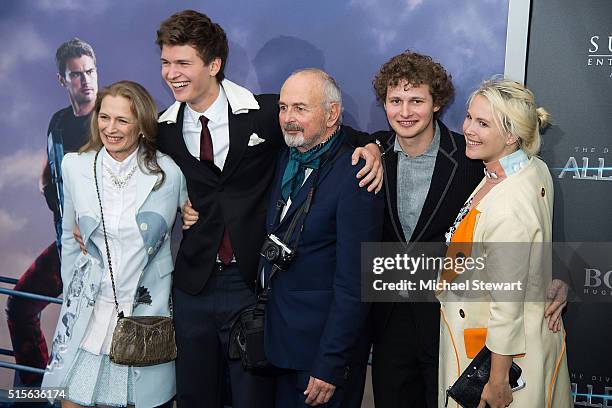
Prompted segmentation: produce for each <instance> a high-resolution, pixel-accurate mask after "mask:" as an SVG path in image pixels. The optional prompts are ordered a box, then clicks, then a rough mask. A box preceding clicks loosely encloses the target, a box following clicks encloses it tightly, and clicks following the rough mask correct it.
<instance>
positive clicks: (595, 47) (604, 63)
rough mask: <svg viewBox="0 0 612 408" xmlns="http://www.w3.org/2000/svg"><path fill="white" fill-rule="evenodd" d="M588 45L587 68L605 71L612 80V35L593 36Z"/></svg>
mask: <svg viewBox="0 0 612 408" xmlns="http://www.w3.org/2000/svg"><path fill="white" fill-rule="evenodd" d="M588 45H589V48H588V51H589V53H588V56H587V61H586V65H587V67H593V68H595V69H605V70H607V72H608V73H609V77H610V78H612V35H592V36H591V37H590V39H589V43H588Z"/></svg>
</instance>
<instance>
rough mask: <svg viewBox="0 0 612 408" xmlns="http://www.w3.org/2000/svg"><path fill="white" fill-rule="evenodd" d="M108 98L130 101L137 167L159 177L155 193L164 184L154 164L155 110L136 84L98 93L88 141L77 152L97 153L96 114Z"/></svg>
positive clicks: (121, 83)
mask: <svg viewBox="0 0 612 408" xmlns="http://www.w3.org/2000/svg"><path fill="white" fill-rule="evenodd" d="M107 96H122V97H124V98H126V99H128V100H129V101H130V108H131V110H132V114H133V115H134V116H135V117H136V121H137V123H138V129H139V131H140V137H139V138H138V146H139V148H140V153H139V155H138V164H139V166H140V168H141V169H143V167H144V169H143V171H145V172H147V173H149V174H157V175H158V176H159V180H158V181H157V183H155V186H154V189H158V188H159V187H160V186H161V185H162V184H163V183H164V180H165V178H166V175H165V173H164V171H163V170H162V169H161V167H159V164H158V163H157V107H156V106H155V102H153V98H151V95H149V93H148V92H147V90H146V89H145V88H144V87H143V86H142V85H140V84H138V83H136V82H132V81H119V82H115V83H114V84H112V85H109V86H107V87H104V89H102V90H101V91H100V92H98V95H97V97H96V103H95V105H94V109H93V113H92V115H91V126H90V133H89V141H88V142H87V143H86V144H85V146H83V147H81V149H79V152H87V151H92V150H94V151H98V150H100V149H101V148H102V146H103V143H102V140H101V139H100V129H99V128H98V114H99V113H100V108H101V107H102V100H103V99H104V98H105V97H107Z"/></svg>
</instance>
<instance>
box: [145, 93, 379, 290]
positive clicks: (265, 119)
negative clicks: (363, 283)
mask: <svg viewBox="0 0 612 408" xmlns="http://www.w3.org/2000/svg"><path fill="white" fill-rule="evenodd" d="M254 96H255V99H256V100H257V102H258V103H259V106H260V109H258V110H249V111H248V113H241V114H237V115H235V114H233V113H232V110H231V109H228V115H229V139H230V147H229V152H228V154H227V159H226V161H225V165H224V167H223V171H221V170H220V169H219V168H218V167H217V166H215V165H214V164H212V163H206V162H204V163H202V162H200V161H199V160H198V159H196V158H195V157H193V156H192V155H191V154H190V153H189V151H188V150H187V146H186V145H185V140H184V138H183V131H182V129H183V115H184V112H185V104H184V103H183V104H181V107H180V110H179V114H178V117H177V120H176V123H164V122H162V123H160V124H159V134H158V136H157V137H158V149H159V150H160V151H162V152H163V153H166V154H168V155H169V156H170V157H172V159H174V161H175V162H176V164H178V165H179V167H180V168H181V170H182V171H183V174H184V175H185V178H186V180H187V191H188V193H189V199H190V200H191V204H192V205H193V207H194V208H195V209H196V210H197V211H198V212H199V213H200V215H199V219H198V222H196V223H195V224H194V225H193V226H191V228H190V229H188V230H185V231H183V240H182V241H181V245H180V248H179V251H178V254H177V257H176V262H175V267H174V285H175V286H176V287H177V288H179V289H181V290H183V291H184V292H187V293H190V294H197V293H199V292H200V291H201V290H202V288H204V285H205V284H206V281H207V280H208V278H209V277H210V275H211V273H212V271H213V268H214V263H215V260H216V258H217V252H218V250H219V246H220V245H221V240H222V238H223V232H224V231H225V227H226V226H227V228H228V230H229V236H230V241H231V243H232V249H233V251H234V256H235V257H236V261H237V262H238V269H239V271H240V273H241V275H242V277H243V279H244V281H245V282H246V283H247V284H248V285H249V286H251V287H252V288H255V285H256V276H257V265H258V264H259V258H260V255H259V251H260V249H261V245H262V244H263V239H264V237H265V231H266V228H265V218H266V210H267V208H268V200H269V195H270V187H271V185H272V181H273V177H274V170H275V168H276V162H277V158H278V155H279V153H280V151H281V150H282V148H283V147H285V146H286V144H285V141H284V139H283V135H282V132H281V129H280V126H279V123H278V95H274V94H263V95H254ZM345 131H346V136H347V139H348V141H349V143H350V144H351V145H353V146H356V145H359V146H364V145H366V144H367V143H369V142H371V141H372V140H374V139H373V138H372V137H370V135H368V134H367V133H362V132H357V131H355V130H353V129H351V128H349V127H345ZM253 133H256V134H257V135H258V136H259V137H260V138H262V139H265V142H263V143H260V144H257V145H255V146H248V142H249V138H250V136H251V135H252V134H253Z"/></svg>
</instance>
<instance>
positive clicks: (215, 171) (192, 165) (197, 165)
mask: <svg viewBox="0 0 612 408" xmlns="http://www.w3.org/2000/svg"><path fill="white" fill-rule="evenodd" d="M186 106H187V104H186V103H184V102H183V103H181V107H180V108H179V112H178V115H177V117H176V123H172V124H170V125H169V128H170V131H169V133H170V137H169V138H168V141H167V142H166V143H167V144H168V146H167V150H168V151H171V152H174V155H172V154H171V156H172V157H173V158H174V159H175V161H177V160H176V157H178V158H180V159H179V161H182V162H183V163H185V164H187V165H188V168H189V169H194V170H195V171H193V172H192V174H191V176H193V177H194V178H198V179H200V178H204V179H206V180H208V181H209V182H212V183H216V182H217V180H218V177H219V175H220V174H221V170H220V169H219V168H218V167H217V166H215V165H214V163H202V162H200V161H199V160H198V159H196V158H195V157H194V156H192V154H191V153H190V152H189V149H188V148H187V144H185V137H184V136H183V120H184V118H185V108H186ZM213 142H214V141H213ZM181 170H183V172H185V171H188V170H186V169H183V168H182V166H181ZM202 170H204V171H202Z"/></svg>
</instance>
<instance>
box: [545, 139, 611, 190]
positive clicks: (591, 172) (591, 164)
mask: <svg viewBox="0 0 612 408" xmlns="http://www.w3.org/2000/svg"><path fill="white" fill-rule="evenodd" d="M573 150H574V151H573V152H572V153H573V154H572V155H571V156H569V157H568V159H567V161H566V162H565V165H564V166H563V167H553V168H552V169H551V170H553V171H554V172H556V173H557V177H558V178H560V179H575V180H596V181H612V156H611V155H610V148H609V147H589V146H575V147H574V149H573Z"/></svg>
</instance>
